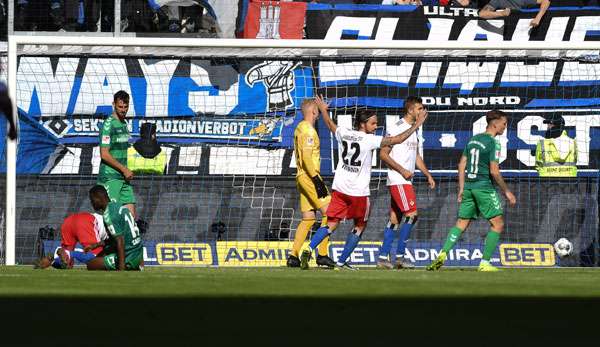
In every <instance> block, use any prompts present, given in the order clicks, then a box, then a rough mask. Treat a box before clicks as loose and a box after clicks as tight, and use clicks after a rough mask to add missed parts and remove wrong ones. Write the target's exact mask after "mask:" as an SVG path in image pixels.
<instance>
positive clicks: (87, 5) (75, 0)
mask: <svg viewBox="0 0 600 347" xmlns="http://www.w3.org/2000/svg"><path fill="white" fill-rule="evenodd" d="M254 1H258V2H261V1H262V0H240V1H237V0H219V1H214V0H212V1H211V0H123V1H122V2H121V9H120V12H121V23H120V28H121V31H122V32H135V33H161V34H193V36H196V37H223V35H221V33H220V28H219V21H218V19H219V18H218V14H217V13H227V14H231V15H232V16H236V15H235V14H236V13H238V9H242V8H244V7H245V6H246V5H247V4H248V3H249V2H254ZM292 1H295V2H309V3H323V4H367V5H376V4H382V5H416V6H452V7H469V8H478V9H480V15H481V16H482V18H486V19H490V18H496V17H502V16H507V15H509V14H510V10H517V9H519V8H523V7H532V6H540V9H541V10H540V12H543V11H545V8H547V7H548V6H549V5H550V3H552V5H554V6H597V5H598V0H552V1H551V0H537V1H536V0H491V1H490V0H281V1H262V2H264V3H268V5H267V6H275V7H278V6H279V3H281V2H292ZM114 5H115V3H114V1H112V0H100V1H98V0H15V15H14V29H15V30H16V31H68V32H99V31H101V32H111V31H113V30H115V26H114V17H115V16H114V13H115V8H114V7H115V6H114ZM2 6H3V7H4V8H3V9H2V10H3V12H4V18H6V14H7V13H8V6H7V4H6V3H4V2H2ZM215 6H220V7H222V8H229V9H230V11H225V12H219V11H215V9H214V8H213V7H215ZM502 9H504V10H502ZM506 9H508V10H506ZM542 15H543V13H542ZM237 16H239V13H238V15H237ZM6 22H7V21H6V20H5V23H6Z"/></svg>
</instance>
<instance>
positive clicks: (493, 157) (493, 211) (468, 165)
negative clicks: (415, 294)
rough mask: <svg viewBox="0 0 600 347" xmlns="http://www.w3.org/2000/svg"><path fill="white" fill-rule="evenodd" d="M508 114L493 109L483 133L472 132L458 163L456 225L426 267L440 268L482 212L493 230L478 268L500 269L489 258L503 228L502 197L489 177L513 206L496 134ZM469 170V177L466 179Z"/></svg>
mask: <svg viewBox="0 0 600 347" xmlns="http://www.w3.org/2000/svg"><path fill="white" fill-rule="evenodd" d="M506 119H507V116H506V114H505V113H504V112H502V111H499V110H492V111H489V112H488V113H487V114H486V120H487V128H486V130H485V132H484V133H482V134H478V135H475V136H473V137H472V138H471V139H470V140H469V142H468V143H467V146H466V147H465V149H464V151H463V154H462V156H461V158H460V162H459V164H458V202H459V203H460V207H459V209H458V220H457V221H456V226H454V227H453V228H452V229H450V232H449V233H448V238H447V239H446V242H445V243H444V247H443V248H442V251H441V252H440V255H439V256H438V257H437V259H435V260H434V261H433V262H432V263H431V265H429V266H428V267H427V270H438V269H439V268H440V267H442V265H444V262H445V261H446V257H447V253H448V251H450V249H452V247H454V244H455V243H456V241H458V239H459V238H460V234H461V233H462V232H463V231H464V230H466V229H467V227H468V226H469V223H470V222H471V220H474V219H477V217H478V216H479V215H481V216H483V217H484V218H485V219H487V220H488V221H489V222H490V225H491V230H490V231H489V232H488V234H487V236H486V238H485V246H484V249H483V257H482V258H483V259H482V260H481V263H480V264H479V271H497V270H498V269H497V268H496V267H494V266H492V265H491V264H490V258H491V257H492V254H493V253H494V250H495V249H496V245H497V244H498V240H499V239H500V233H501V232H502V229H504V219H503V217H502V215H503V214H504V212H503V211H502V206H501V204H500V197H499V196H498V192H497V191H496V188H495V187H494V185H493V184H492V180H491V179H490V177H492V178H493V179H494V181H495V182H496V183H497V184H498V186H499V187H500V189H501V190H502V192H503V193H504V195H505V196H506V199H507V200H508V202H509V203H510V205H511V206H514V205H515V204H516V199H515V196H514V195H513V193H511V191H510V190H509V189H508V186H507V185H506V183H505V182H504V179H502V175H501V174H500V168H499V164H498V157H499V155H500V144H499V143H498V141H496V139H494V137H495V136H496V135H502V134H503V133H504V130H505V129H506ZM465 171H466V179H465Z"/></svg>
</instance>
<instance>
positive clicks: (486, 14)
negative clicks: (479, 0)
mask: <svg viewBox="0 0 600 347" xmlns="http://www.w3.org/2000/svg"><path fill="white" fill-rule="evenodd" d="M509 15H510V9H509V8H506V9H504V10H501V11H496V9H495V8H493V7H492V6H491V5H489V4H488V5H485V6H484V7H483V8H482V9H481V10H480V11H479V17H481V18H483V19H494V18H500V17H508V16H509Z"/></svg>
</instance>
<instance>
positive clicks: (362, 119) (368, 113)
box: [354, 108, 375, 130]
mask: <svg viewBox="0 0 600 347" xmlns="http://www.w3.org/2000/svg"><path fill="white" fill-rule="evenodd" d="M374 115H375V111H373V110H369V109H366V108H365V109H362V110H359V111H358V112H356V117H354V129H356V130H358V129H360V124H361V123H366V122H367V121H368V120H369V118H371V117H373V116H374Z"/></svg>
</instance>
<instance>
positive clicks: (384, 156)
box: [379, 146, 413, 180]
mask: <svg viewBox="0 0 600 347" xmlns="http://www.w3.org/2000/svg"><path fill="white" fill-rule="evenodd" d="M391 152H392V147H390V146H385V147H381V149H380V150H379V158H381V160H382V161H383V162H384V163H386V165H387V166H388V167H389V168H390V169H392V170H395V171H397V172H398V173H399V174H401V175H402V177H404V179H406V180H409V179H411V178H412V176H413V173H412V172H410V171H408V170H406V169H405V168H404V167H402V165H400V164H398V163H397V162H396V161H395V160H394V159H392V156H391V155H390V153H391Z"/></svg>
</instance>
